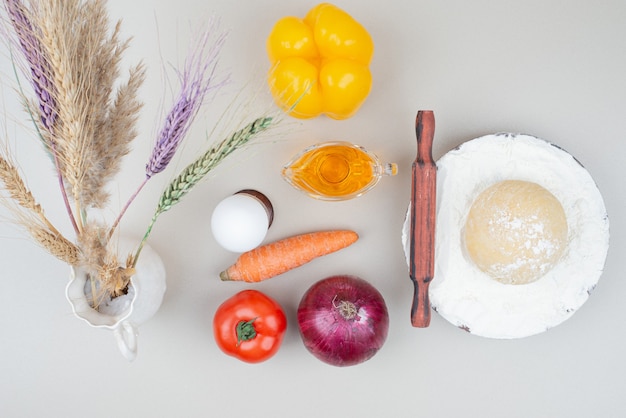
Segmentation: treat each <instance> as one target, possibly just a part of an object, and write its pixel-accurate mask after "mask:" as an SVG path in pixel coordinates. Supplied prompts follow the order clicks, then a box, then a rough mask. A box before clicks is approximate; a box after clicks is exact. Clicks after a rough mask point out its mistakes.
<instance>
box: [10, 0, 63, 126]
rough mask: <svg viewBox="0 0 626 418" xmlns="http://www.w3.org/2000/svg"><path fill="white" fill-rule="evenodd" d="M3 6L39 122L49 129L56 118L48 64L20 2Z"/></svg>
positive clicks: (11, 2) (11, 1)
mask: <svg viewBox="0 0 626 418" xmlns="http://www.w3.org/2000/svg"><path fill="white" fill-rule="evenodd" d="M5 7H6V10H7V12H8V14H9V18H10V19H11V23H12V25H13V29H14V30H15V34H16V35H17V39H18V41H19V44H20V47H21V50H22V53H23V55H24V58H25V59H26V62H27V64H28V66H29V68H30V73H31V83H32V85H33V88H34V90H35V94H36V95H37V98H38V100H39V110H40V113H41V115H40V119H41V123H42V125H43V127H44V128H45V129H46V130H48V131H50V130H52V127H53V126H54V123H55V121H56V118H57V112H56V103H55V101H54V85H53V84H52V82H51V81H50V78H49V75H50V71H49V67H50V66H49V64H48V61H47V60H46V57H45V55H44V53H43V51H42V48H41V45H40V43H39V39H38V38H37V36H36V34H35V31H34V30H33V27H32V24H31V22H30V21H29V19H28V17H27V16H26V12H25V8H24V5H23V4H22V2H21V1H20V0H5Z"/></svg>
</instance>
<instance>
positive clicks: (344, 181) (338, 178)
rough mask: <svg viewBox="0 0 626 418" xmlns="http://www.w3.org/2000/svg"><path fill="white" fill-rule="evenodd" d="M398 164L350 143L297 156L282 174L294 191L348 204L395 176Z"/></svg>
mask: <svg viewBox="0 0 626 418" xmlns="http://www.w3.org/2000/svg"><path fill="white" fill-rule="evenodd" d="M397 172H398V166H397V164H393V163H381V162H380V160H379V159H378V157H376V155H374V154H372V153H370V152H368V151H367V150H365V149H364V148H363V147H361V146H359V145H355V144H352V143H350V142H342V141H336V142H323V143H320V144H316V145H313V146H310V147H308V148H306V149H304V150H302V151H301V152H300V153H298V154H297V155H296V156H295V157H294V158H293V159H292V160H291V161H289V162H288V163H287V164H286V165H285V166H284V167H283V170H282V176H283V178H284V179H285V180H287V182H289V183H290V184H291V185H292V186H293V187H295V188H296V189H299V190H301V191H303V192H305V193H307V194H308V195H309V196H311V197H314V198H316V199H321V200H347V199H351V198H354V197H357V196H360V195H362V194H363V193H365V192H367V191H368V190H370V189H371V188H373V187H374V186H375V185H376V184H377V183H378V181H379V180H380V178H381V177H383V176H394V175H396V174H397Z"/></svg>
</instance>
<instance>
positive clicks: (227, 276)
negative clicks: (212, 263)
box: [220, 270, 233, 282]
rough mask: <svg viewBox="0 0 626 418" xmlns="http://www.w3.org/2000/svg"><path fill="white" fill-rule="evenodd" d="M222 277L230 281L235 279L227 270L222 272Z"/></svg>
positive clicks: (223, 279) (225, 280)
mask: <svg viewBox="0 0 626 418" xmlns="http://www.w3.org/2000/svg"><path fill="white" fill-rule="evenodd" d="M220 279H221V280H222V281H223V282H230V281H232V280H233V279H231V278H230V275H229V274H228V271H227V270H224V271H223V272H221V273H220Z"/></svg>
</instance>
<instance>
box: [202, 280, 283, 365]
mask: <svg viewBox="0 0 626 418" xmlns="http://www.w3.org/2000/svg"><path fill="white" fill-rule="evenodd" d="M286 329H287V318H286V317H285V312H284V311H283V309H282V307H281V306H280V305H279V304H278V303H277V302H276V301H275V300H274V299H271V298H269V297H268V296H266V295H265V294H263V293H261V292H259V291H257V290H243V291H241V292H239V293H237V294H236V295H234V296H233V297H231V298H230V299H227V300H226V301H224V303H222V304H221V305H220V306H219V307H218V308H217V311H216V312H215V316H214V317H213V335H214V337H215V341H216V342H217V345H218V346H219V348H220V349H221V350H222V351H223V352H224V353H226V354H228V355H229V356H233V357H236V358H238V359H239V360H242V361H245V362H248V363H259V362H261V361H265V360H267V359H268V358H270V357H272V356H273V355H274V354H276V352H277V351H278V349H279V348H280V344H281V343H282V341H283V335H284V334H285V330H286Z"/></svg>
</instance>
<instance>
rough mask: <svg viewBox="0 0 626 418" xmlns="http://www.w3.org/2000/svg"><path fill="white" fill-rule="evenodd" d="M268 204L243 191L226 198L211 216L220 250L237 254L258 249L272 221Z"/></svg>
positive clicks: (212, 227)
mask: <svg viewBox="0 0 626 418" xmlns="http://www.w3.org/2000/svg"><path fill="white" fill-rule="evenodd" d="M256 193H259V192H256ZM261 196H262V197H265V196H263V195H261ZM268 203H269V201H264V200H263V199H259V197H258V195H252V194H250V193H244V192H239V193H236V194H234V195H232V196H229V197H227V198H225V199H224V200H222V201H221V202H220V203H219V204H218V205H217V206H216V207H215V209H214V210H213V214H212V215H211V231H212V233H213V237H214V238H215V240H216V241H217V242H218V243H219V244H220V245H221V246H222V247H224V248H225V249H227V250H229V251H232V252H236V253H242V252H246V251H249V250H252V249H254V248H256V247H258V246H259V245H260V244H261V243H262V242H263V239H265V235H266V234H267V230H268V228H269V226H270V224H271V221H272V216H271V214H270V212H269V211H270V210H271V206H270V207H269V208H268V207H267V204H268ZM270 205H271V204H270Z"/></svg>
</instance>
